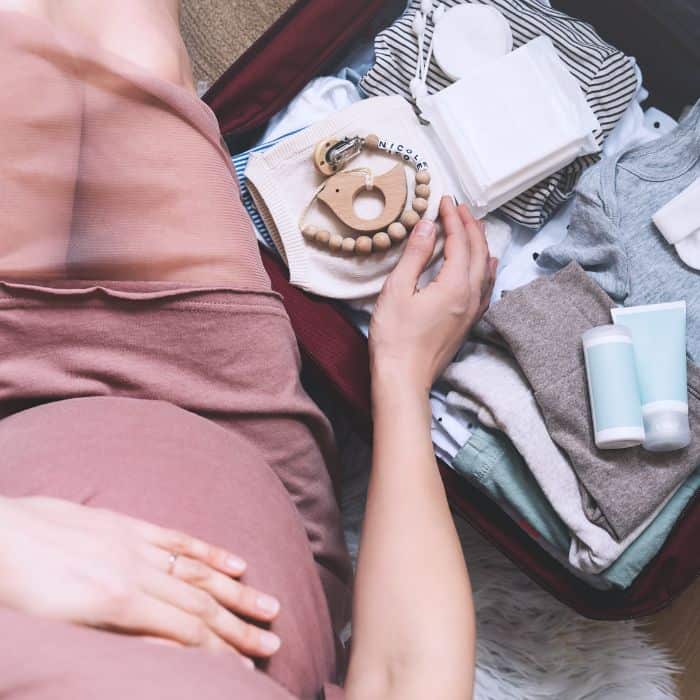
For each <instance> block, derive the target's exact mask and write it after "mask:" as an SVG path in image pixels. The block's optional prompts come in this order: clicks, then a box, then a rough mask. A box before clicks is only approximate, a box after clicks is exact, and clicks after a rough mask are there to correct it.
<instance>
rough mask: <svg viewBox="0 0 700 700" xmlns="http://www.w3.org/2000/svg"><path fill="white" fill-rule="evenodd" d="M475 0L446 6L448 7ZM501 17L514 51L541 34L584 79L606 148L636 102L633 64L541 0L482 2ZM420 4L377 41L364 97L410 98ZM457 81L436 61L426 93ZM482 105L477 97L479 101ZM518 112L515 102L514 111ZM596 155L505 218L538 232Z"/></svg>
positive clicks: (527, 195) (515, 205)
mask: <svg viewBox="0 0 700 700" xmlns="http://www.w3.org/2000/svg"><path fill="white" fill-rule="evenodd" d="M470 1H471V0H443V2H442V4H443V5H445V6H446V7H448V8H451V7H454V6H456V5H460V4H464V3H465V2H470ZM479 1H480V2H485V4H487V5H490V6H492V7H494V8H496V9H497V10H498V11H500V12H501V13H502V15H503V16H504V17H505V19H506V20H507V21H508V24H509V25H510V27H511V30H512V34H513V46H514V48H516V49H517V48H518V47H520V46H522V45H523V44H525V43H527V42H528V41H531V40H532V39H534V38H536V37H538V36H547V37H549V38H550V39H551V40H552V41H553V43H554V46H555V48H556V50H557V53H558V55H559V57H560V58H561V59H562V61H563V62H564V64H565V65H566V67H567V68H568V70H569V71H570V72H571V73H572V75H573V76H574V77H575V78H576V80H577V81H578V83H579V85H580V87H581V89H582V91H583V93H584V94H585V96H586V99H587V101H588V103H589V105H590V107H591V109H592V110H593V112H594V114H595V116H596V118H597V119H598V121H599V123H600V125H601V127H602V131H601V132H599V133H598V134H596V137H597V139H598V144H599V145H600V144H602V142H603V141H604V139H605V138H606V136H607V135H608V134H609V133H610V132H611V131H612V129H613V128H614V126H615V124H616V123H617V122H618V120H619V119H620V117H621V116H622V114H623V113H624V111H625V109H626V107H627V105H628V104H629V103H630V102H631V100H632V98H633V96H634V93H635V92H636V90H637V76H636V73H635V63H634V60H633V59H632V58H629V57H628V56H625V55H624V54H623V53H622V52H620V51H619V50H618V49H616V48H615V47H613V46H611V45H610V44H607V43H606V42H605V41H603V40H602V39H601V38H600V37H599V36H598V34H596V32H595V30H594V29H593V27H591V26H590V25H589V24H586V23H585V22H581V21H580V20H576V19H573V18H571V17H569V16H567V15H566V14H564V13H563V12H559V11H557V10H554V9H552V8H550V7H548V6H547V5H546V3H544V2H541V0H479ZM420 6H421V0H410V2H409V4H408V8H407V9H406V11H405V12H404V14H403V15H402V16H401V17H399V18H398V19H397V20H396V21H395V22H394V23H393V24H392V25H391V26H390V27H389V28H388V29H386V30H385V31H383V32H381V33H380V34H379V35H378V36H377V38H376V40H375V55H376V61H375V64H374V66H373V67H372V68H371V69H370V71H369V72H368V73H367V75H365V77H364V78H363V79H362V81H361V82H360V88H361V89H362V90H364V91H365V93H366V94H368V95H372V96H376V95H401V96H403V97H404V98H406V99H407V100H411V99H412V95H411V88H410V84H411V81H412V80H413V78H414V76H415V74H416V64H417V61H418V42H417V40H416V37H415V36H414V34H413V31H412V24H413V19H414V17H415V15H416V13H417V12H418V11H419V9H420ZM432 33H433V30H432V25H431V24H429V25H428V28H427V32H426V41H425V46H424V47H423V50H424V54H425V55H424V58H427V52H428V46H427V44H429V42H430V39H431V38H432ZM451 82H452V80H451V79H450V78H448V77H447V75H446V74H445V73H444V72H443V71H442V70H441V69H440V68H439V67H438V65H437V63H436V62H435V61H433V62H431V64H430V67H429V70H428V75H427V89H428V93H429V94H433V93H435V92H438V91H439V90H442V89H444V88H446V87H447V86H448V85H450V83H451ZM475 97H476V98H477V99H479V97H480V96H479V95H476V96H475ZM513 107H514V108H516V109H517V104H515V105H513ZM596 160H597V157H596V156H595V155H588V156H583V157H581V158H577V159H576V160H575V161H574V162H573V163H571V165H568V166H567V167H565V168H563V169H562V170H560V171H559V172H558V173H556V174H555V175H552V176H550V177H548V178H546V179H544V180H542V181H541V182H540V183H538V184H537V185H535V186H534V187H532V188H530V189H529V190H527V191H526V192H524V193H523V194H521V195H519V196H518V197H516V198H515V199H512V200H511V201H510V202H508V203H507V204H505V205H504V206H503V207H502V208H501V210H500V211H501V212H502V213H504V214H505V215H507V216H508V217H510V218H511V219H513V220H514V221H516V222H518V223H521V224H523V225H525V226H528V227H530V228H539V227H540V226H541V225H542V224H543V223H544V222H545V221H546V220H547V219H548V218H549V217H550V216H551V215H552V213H553V212H554V211H555V210H556V208H557V207H558V206H559V205H561V204H562V203H563V202H564V201H566V199H567V198H568V197H570V196H571V194H572V192H573V189H574V186H575V185H576V181H577V180H578V178H579V177H580V175H581V173H582V172H583V171H584V170H585V168H587V167H588V166H589V165H591V164H592V163H594V162H595V161H596Z"/></svg>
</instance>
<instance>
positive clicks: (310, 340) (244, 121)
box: [205, 0, 700, 620]
mask: <svg viewBox="0 0 700 700" xmlns="http://www.w3.org/2000/svg"><path fill="white" fill-rule="evenodd" d="M684 2H685V0H674V1H673V2H671V3H669V5H671V6H675V7H676V9H677V11H678V12H679V16H682V14H683V11H684V7H683V3H684ZM386 4H387V3H386V2H385V0H299V1H298V2H297V3H296V4H295V5H294V6H293V7H292V8H291V9H290V10H289V11H288V12H287V13H286V14H285V15H284V16H283V17H282V18H281V19H280V20H279V21H278V22H277V23H276V24H275V25H274V26H273V27H272V28H271V29H270V30H269V31H268V32H267V33H266V34H265V35H264V36H262V37H261V38H260V40H259V41H258V42H257V43H256V44H255V45H254V46H253V47H252V48H250V49H249V50H248V51H247V52H246V53H245V54H244V55H243V56H242V57H241V58H240V59H239V60H238V61H237V62H236V63H235V64H234V65H233V66H232V67H231V68H230V69H229V70H228V71H227V72H226V73H225V74H224V75H223V76H222V77H221V78H220V79H219V81H218V82H217V83H216V84H215V85H214V86H213V87H212V88H211V90H210V91H209V92H208V93H207V95H206V96H205V100H206V101H207V102H208V103H209V104H210V106H211V107H212V108H213V109H214V111H215V112H216V114H217V116H218V118H219V121H220V124H221V128H222V132H223V134H224V136H225V138H226V141H227V143H228V144H229V146H230V148H231V151H232V152H240V151H241V150H243V149H244V148H246V147H248V146H249V145H250V144H251V143H252V142H253V141H254V140H255V137H256V135H257V134H259V133H260V130H261V127H263V126H264V125H265V124H266V122H267V121H268V120H269V119H270V117H272V116H273V115H274V114H275V113H276V112H277V111H279V110H280V109H281V108H283V107H284V106H285V105H286V104H287V103H288V102H289V101H290V100H291V99H292V98H293V97H294V96H295V95H296V94H297V93H298V92H299V91H300V90H301V89H302V88H303V87H304V85H305V84H306V83H307V82H308V81H309V80H310V79H311V78H313V77H314V76H316V75H318V74H321V73H323V71H324V69H325V70H326V72H328V70H329V68H330V67H331V66H332V65H333V61H334V60H335V59H337V58H338V57H339V56H340V55H341V54H342V53H343V52H344V51H345V50H347V49H348V47H349V46H350V45H351V44H352V43H353V42H355V41H356V40H357V39H358V37H360V36H363V35H366V36H367V37H371V36H373V35H374V34H375V33H376V31H377V30H378V27H377V26H376V18H377V16H378V15H379V14H380V11H381V10H383V9H384V8H385V7H386ZM553 4H554V5H555V6H556V7H557V8H558V9H562V10H564V11H566V12H568V13H569V14H571V15H574V16H578V17H582V18H583V19H587V20H589V21H592V22H594V24H595V26H596V28H597V29H598V31H599V32H600V33H601V35H602V36H603V37H604V38H606V39H608V40H610V41H612V42H614V43H616V44H617V45H618V46H620V47H621V48H622V49H623V50H625V51H627V52H628V53H630V54H632V55H635V56H636V57H637V59H638V61H639V63H640V65H641V67H642V69H643V71H646V66H647V65H650V71H651V72H650V73H649V74H648V75H647V74H646V72H645V84H646V86H647V87H648V88H649V89H650V90H651V91H652V96H654V97H655V99H654V102H655V103H656V104H657V105H658V106H660V107H661V108H665V109H667V110H668V111H669V112H671V113H673V114H674V116H677V113H678V109H679V107H680V105H682V104H690V103H692V102H693V101H694V100H696V99H697V97H698V94H700V87H699V86H698V82H700V78H698V76H697V75H696V73H697V74H700V71H697V70H695V71H694V70H693V68H692V66H693V64H694V65H695V66H696V67H697V65H699V64H700V57H699V55H698V48H697V46H698V44H697V43H694V42H692V41H691V42H688V43H685V42H684V41H683V40H679V37H678V35H675V37H674V25H673V24H671V25H669V24H667V23H666V24H664V23H661V24H659V22H658V19H657V18H656V17H655V16H654V13H653V12H652V11H651V10H649V8H651V7H653V6H654V4H655V2H654V0H626V2H625V3H620V5H625V6H626V9H627V10H635V13H636V22H637V23H636V25H635V27H634V29H631V27H630V24H629V22H624V27H625V31H624V32H622V31H620V26H621V23H620V22H619V19H618V24H616V20H615V17H614V15H615V12H617V11H618V9H619V12H621V13H622V15H621V16H624V15H625V10H623V9H622V8H621V7H620V8H618V6H617V5H616V10H615V12H607V11H606V12H605V13H603V12H602V11H601V10H602V7H598V5H602V3H601V4H598V3H586V2H580V0H561V2H554V3H553ZM613 4H614V3H613ZM591 5H593V7H591ZM605 5H606V6H607V7H608V9H610V7H609V4H608V3H605ZM628 5H629V6H633V7H627V6H628ZM657 7H658V6H657ZM687 7H688V8H690V5H688V6H687ZM689 11H690V12H691V13H694V12H696V11H697V10H693V9H690V10H689ZM596 14H597V15H598V16H596ZM628 19H629V18H628ZM606 20H607V21H608V22H609V23H610V24H611V26H612V29H610V31H608V27H607V26H606ZM675 26H676V27H678V26H680V25H679V24H676V25H675ZM616 27H617V29H616ZM659 27H661V29H659ZM631 31H634V32H635V33H636V34H637V36H638V42H634V41H632V42H631V41H630V38H629V36H628V35H629V33H630V32H631ZM659 31H660V32H661V34H662V35H664V34H665V36H666V38H669V36H670V38H671V41H669V42H661V40H659V38H658V35H659ZM694 31H697V32H700V26H698V27H697V28H696V29H695V30H694ZM652 32H655V33H656V37H657V40H656V41H655V42H653V43H652V42H648V41H646V39H645V37H646V38H648V36H649V35H650V34H651V33H652ZM690 38H691V39H692V32H691V36H690ZM686 39H687V37H686ZM664 44H665V45H666V46H669V49H668V51H669V53H668V54H667V55H666V57H665V62H666V65H667V66H668V65H673V63H674V61H675V63H676V65H681V66H683V67H684V68H685V74H684V73H683V71H681V72H680V73H679V72H678V71H675V72H673V74H672V75H671V74H666V73H665V72H664V70H663V67H661V68H660V67H659V64H658V62H656V61H654V60H652V58H658V57H656V56H653V54H652V53H651V52H652V51H658V50H659V47H660V46H661V45H664ZM654 46H655V47H656V49H654V48H653V47H654ZM645 47H646V48H645ZM674 76H675V77H674ZM674 80H675V82H674ZM655 84H657V85H658V95H659V97H658V98H657V97H656V95H657V93H656V92H655ZM263 261H264V263H265V266H266V268H267V270H268V273H269V274H270V277H271V279H272V284H273V287H274V288H275V289H276V290H277V291H278V292H279V293H280V294H282V296H283V298H284V302H285V306H286V308H287V311H288V313H289V315H290V317H291V320H292V325H293V327H294V330H295V332H296V335H297V339H298V342H299V345H300V348H301V351H302V355H303V357H304V361H305V371H307V372H309V373H310V374H311V376H312V377H313V378H314V380H315V381H316V382H319V383H320V385H322V386H323V387H324V389H325V390H326V391H327V392H328V393H330V394H331V396H332V397H333V398H334V399H335V400H337V401H338V402H339V403H340V405H342V406H343V407H344V408H345V410H346V412H347V413H348V414H349V416H350V417H351V419H352V420H353V421H354V422H355V424H356V426H357V428H358V429H359V430H362V431H365V432H366V433H367V434H369V431H370V429H371V419H370V401H369V371H368V353H367V344H366V340H365V338H364V336H362V335H361V334H360V333H359V332H358V331H357V330H356V329H355V328H354V327H353V326H352V325H351V324H350V323H349V322H348V320H347V319H346V317H345V316H344V315H343V314H342V313H341V311H340V310H339V308H338V307H337V305H336V304H335V303H333V302H331V301H328V300H325V299H319V298H314V297H312V296H310V295H308V294H306V293H305V292H302V291H301V290H299V289H297V288H295V287H292V286H291V285H290V284H289V283H288V281H287V273H286V269H285V268H284V267H283V265H282V264H281V262H280V261H278V260H277V259H276V258H275V257H274V256H272V255H271V254H270V253H269V252H268V251H266V250H263ZM440 468H441V470H442V475H443V479H444V482H445V486H446V488H447V491H448V494H449V497H450V501H451V504H452V506H453V508H454V510H455V511H456V512H458V513H459V514H461V515H462V516H463V517H464V518H465V519H466V520H468V521H469V522H470V523H471V524H472V525H473V526H474V527H475V528H476V529H477V530H478V531H479V532H481V533H482V534H483V535H484V536H485V537H486V538H487V539H489V540H490V541H491V542H492V543H493V544H494V545H495V546H496V547H498V548H499V549H500V550H501V551H502V552H503V553H504V554H505V555H506V556H508V557H509V558H510V559H511V560H512V561H513V562H514V563H515V564H516V565H518V566H519V567H520V568H521V569H522V570H523V571H525V572H526V573H527V574H528V575H529V576H530V577H531V578H532V579H533V580H535V581H536V582H537V583H538V584H539V585H541V586H542V587H543V588H545V589H546V590H548V591H549V592H550V593H551V594H552V595H554V596H555V597H557V598H558V599H559V600H561V601H562V602H563V603H565V604H566V605H568V606H570V607H571V608H573V609H575V610H577V611H578V612H579V613H581V614H583V615H585V616H588V617H591V618H598V619H607V620H614V619H623V618H630V617H641V616H644V615H649V614H651V613H653V612H655V611H657V610H659V609H661V608H663V607H664V606H666V605H667V604H668V603H669V602H670V601H671V600H673V599H674V598H675V597H676V596H678V595H679V594H680V593H681V592H682V591H683V590H684V589H685V588H686V587H688V586H689V585H690V584H691V583H692V582H693V580H694V579H695V578H696V577H697V576H698V575H699V574H700V547H698V546H697V540H696V539H695V538H697V537H700V499H698V497H697V494H696V496H695V498H694V499H693V500H692V501H691V502H690V503H689V505H688V506H687V508H686V510H685V512H684V514H683V516H682V517H681V518H680V520H679V521H678V522H677V524H676V526H675V528H674V530H673V532H672V533H671V535H670V536H669V538H668V540H667V542H666V543H665V545H664V547H663V548H662V550H661V551H660V552H659V553H658V555H657V556H656V557H655V558H654V559H653V560H652V561H651V562H650V563H649V565H648V566H647V567H646V568H645V570H644V571H643V572H642V574H641V575H640V576H639V577H638V578H637V579H636V581H635V582H634V584H633V585H632V586H631V587H630V588H628V589H626V590H624V591H621V590H611V591H600V590H597V589H594V588H592V587H590V586H588V585H587V584H586V583H584V582H583V581H581V580H579V579H578V578H576V577H575V576H574V575H573V574H571V573H570V572H569V571H568V570H566V569H565V568H564V567H563V566H562V565H560V564H559V563H558V562H556V561H555V560H554V559H553V558H552V557H551V556H550V555H549V554H548V553H546V552H545V551H544V550H543V549H542V548H541V547H540V546H539V545H538V544H536V542H535V541H534V540H533V539H532V538H531V537H530V535H529V534H528V532H526V531H525V530H523V528H522V525H521V524H519V523H516V522H515V521H514V520H512V519H511V518H510V517H509V516H508V515H506V513H504V512H503V511H502V510H501V509H500V508H499V507H498V506H496V505H495V504H494V503H493V502H492V501H491V500H490V499H489V498H488V497H487V496H486V495H484V494H483V493H482V492H481V491H479V490H477V489H476V488H475V487H474V486H472V485H471V484H470V483H469V482H467V481H466V480H465V479H464V478H462V477H461V476H459V475H458V474H457V473H456V472H454V471H453V470H451V469H450V468H449V467H447V466H445V465H440Z"/></svg>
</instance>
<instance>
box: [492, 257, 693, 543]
mask: <svg viewBox="0 0 700 700" xmlns="http://www.w3.org/2000/svg"><path fill="white" fill-rule="evenodd" d="M613 306H614V304H613V302H612V301H611V299H610V298H609V297H608V296H607V295H606V294H605V292H603V290H602V289H601V288H600V287H598V285H597V284H596V283H595V282H593V281H592V280H591V279H590V278H589V277H588V276H587V275H586V273H585V272H584V271H583V270H582V269H581V267H580V266H579V265H578V264H577V263H571V264H570V265H568V266H567V267H565V268H564V269H563V270H561V271H560V272H558V273H556V274H554V275H552V276H550V277H545V278H542V279H539V280H536V281H534V282H532V283H531V284H529V285H527V286H525V287H521V288H520V289H516V290H513V291H511V292H508V293H507V294H506V295H505V296H504V297H503V299H502V300H501V301H499V302H498V303H497V304H495V305H494V306H493V307H492V308H491V310H490V311H489V312H488V313H487V315H486V317H485V321H486V323H487V324H488V325H489V326H491V327H492V328H493V329H495V330H496V331H497V332H498V333H499V334H500V336H501V337H502V338H503V340H504V341H505V343H506V344H507V345H508V346H509V347H510V349H511V351H512V352H513V354H514V356H515V358H516V360H517V361H518V364H519V365H520V366H521V368H522V370H523V372H524V373H525V376H526V377H527V379H528V381H529V382H530V385H531V386H532V388H533V390H534V393H535V400H536V401H537V403H538V404H539V406H540V409H541V410H542V414H543V416H544V420H545V423H546V425H547V429H548V430H549V432H550V435H551V437H552V439H553V440H554V442H556V443H557V444H558V445H559V446H560V447H561V448H562V449H563V450H564V452H566V454H567V455H568V457H569V459H570V460H571V464H572V466H573V468H574V470H575V471H576V473H577V474H578V476H579V478H580V480H581V482H582V484H583V486H584V487H585V489H586V491H587V492H588V494H590V498H587V497H585V496H586V494H584V498H583V505H584V509H585V510H586V514H587V515H588V517H589V518H590V519H591V521H592V522H594V523H596V524H597V525H599V526H601V527H605V528H606V529H607V530H609V531H610V532H611V533H612V534H613V535H614V536H615V537H616V538H617V539H623V538H624V537H626V536H627V535H629V534H630V533H631V532H632V531H633V530H634V529H635V528H636V527H638V526H639V525H640V524H641V523H642V522H643V521H644V520H645V519H647V518H648V517H649V516H650V515H651V514H652V513H653V512H654V511H655V510H656V509H657V508H658V507H659V505H660V504H661V503H662V502H663V501H664V500H665V499H666V498H667V497H668V496H669V495H670V494H671V492H672V491H673V490H674V489H675V488H676V487H677V486H678V485H679V484H680V483H681V482H682V481H684V480H685V479H686V478H687V477H688V476H689V475H690V474H691V472H693V470H694V469H695V468H696V467H697V465H698V464H699V463H700V368H698V367H697V366H696V365H694V364H692V363H689V365H688V393H689V396H688V407H689V412H690V428H691V431H692V435H693V439H692V441H691V444H690V445H689V446H688V447H687V448H685V449H683V450H677V451H675V452H666V453H652V452H647V451H646V450H643V449H642V448H641V447H638V448H630V449H626V450H599V449H598V448H597V447H596V446H595V442H594V440H593V425H592V419H591V414H590V408H589V404H588V389H587V384H586V371H585V366H584V360H583V350H582V346H581V334H582V333H583V332H584V331H586V330H588V329H589V328H593V327H594V326H600V325H604V324H606V323H611V317H610V309H611V308H612V307H613ZM591 499H592V501H593V502H592V501H591Z"/></svg>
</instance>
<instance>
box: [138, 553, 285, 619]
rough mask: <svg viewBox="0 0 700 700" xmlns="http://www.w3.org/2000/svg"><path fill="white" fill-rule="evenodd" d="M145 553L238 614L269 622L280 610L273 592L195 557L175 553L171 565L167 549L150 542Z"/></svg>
mask: <svg viewBox="0 0 700 700" xmlns="http://www.w3.org/2000/svg"><path fill="white" fill-rule="evenodd" d="M145 556H146V559H147V561H148V562H149V563H150V564H151V565H152V566H154V567H155V568H156V569H158V570H159V571H162V572H164V573H168V574H171V575H172V576H175V577H176V578H178V579H180V580H181V581H185V582H186V583H189V584H191V585H193V586H197V588H200V589H201V590H203V591H206V592H207V593H209V594H210V595H212V596H213V597H214V598H215V599H216V600H217V601H218V602H219V603H221V605H223V606H224V607H225V608H227V609H228V610H231V611H232V612H235V613H238V614H239V615H244V616H245V617H248V618H250V619H252V620H257V621H259V622H270V621H272V620H274V619H275V618H276V617H277V615H278V613H279V611H280V604H279V601H278V600H277V599H276V598H274V597H273V596H271V595H267V594H266V593H262V592H260V591H257V590H256V589H254V588H251V587H250V586H246V585H244V584H242V583H239V582H238V581H236V580H234V579H233V578H231V577H230V576H227V575H226V574H222V573H220V572H219V571H216V569H213V568H211V567H210V566H208V565H207V564H205V563H204V562H201V561H199V560H198V559H190V558H189V557H186V556H178V557H177V559H176V560H175V563H174V565H171V562H172V560H171V557H170V554H169V553H168V552H167V551H166V550H164V549H158V548H156V547H150V546H149V548H148V549H147V550H146V552H145Z"/></svg>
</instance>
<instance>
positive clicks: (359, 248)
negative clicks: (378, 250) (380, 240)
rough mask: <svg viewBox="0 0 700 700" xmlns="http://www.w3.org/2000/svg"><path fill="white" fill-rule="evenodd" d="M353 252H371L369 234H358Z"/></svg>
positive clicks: (359, 253)
mask: <svg viewBox="0 0 700 700" xmlns="http://www.w3.org/2000/svg"><path fill="white" fill-rule="evenodd" d="M355 252H356V253H357V254H358V255H369V254H370V253H371V252H372V239H371V238H370V237H369V236H359V237H358V238H357V240H356V241H355Z"/></svg>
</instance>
